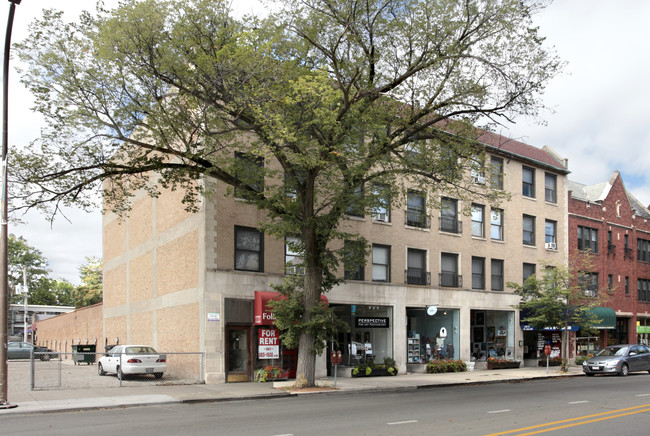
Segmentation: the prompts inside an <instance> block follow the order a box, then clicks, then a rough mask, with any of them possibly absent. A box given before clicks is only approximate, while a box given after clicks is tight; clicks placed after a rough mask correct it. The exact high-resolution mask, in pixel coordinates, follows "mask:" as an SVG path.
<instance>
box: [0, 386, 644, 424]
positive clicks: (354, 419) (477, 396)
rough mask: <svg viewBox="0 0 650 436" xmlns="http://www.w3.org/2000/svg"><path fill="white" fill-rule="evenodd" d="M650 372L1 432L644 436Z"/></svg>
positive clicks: (91, 416)
mask: <svg viewBox="0 0 650 436" xmlns="http://www.w3.org/2000/svg"><path fill="white" fill-rule="evenodd" d="M648 428H650V375H648V374H644V373H639V374H633V375H630V376H629V377H626V378H623V377H589V378H587V377H575V378H562V379H546V380H538V381H530V382H522V383H501V384H489V385H478V386H463V387H455V388H432V389H421V390H412V391H400V392H388V393H363V394H361V393H359V394H352V393H345V394H341V393H331V394H316V395H301V396H298V397H291V398H278V399H272V400H254V401H253V400H252V401H236V402H225V403H204V404H194V405H169V406H156V407H141V408H129V409H115V410H104V411H87V412H76V413H73V412H68V413H48V414H34V415H29V416H24V415H23V416H16V417H12V416H4V417H2V419H1V420H0V433H2V434H27V435H29V434H39V435H42V434H43V433H44V432H45V433H47V434H48V435H53V436H54V435H66V436H71V435H88V434H93V435H116V434H128V435H176V434H183V435H255V436H260V435H355V436H358V435H423V434H426V435H494V434H508V435H531V434H546V433H548V434H553V435H571V436H575V435H607V434H614V435H616V436H625V435H646V434H648V433H649V431H648Z"/></svg>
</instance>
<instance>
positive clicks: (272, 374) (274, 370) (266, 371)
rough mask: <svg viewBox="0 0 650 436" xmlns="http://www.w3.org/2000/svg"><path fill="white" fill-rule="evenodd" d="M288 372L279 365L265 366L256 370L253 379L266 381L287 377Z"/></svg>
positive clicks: (261, 381)
mask: <svg viewBox="0 0 650 436" xmlns="http://www.w3.org/2000/svg"><path fill="white" fill-rule="evenodd" d="M286 378H287V372H286V371H285V370H283V369H282V368H280V367H279V366H272V365H269V366H265V367H263V368H260V369H257V370H255V373H254V377H253V380H254V381H256V382H260V383H264V382H267V381H272V380H280V379H286Z"/></svg>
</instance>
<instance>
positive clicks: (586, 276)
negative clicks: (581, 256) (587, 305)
mask: <svg viewBox="0 0 650 436" xmlns="http://www.w3.org/2000/svg"><path fill="white" fill-rule="evenodd" d="M578 280H579V281H580V283H579V284H580V286H581V287H582V289H584V291H585V296H587V297H597V296H598V273H594V272H581V273H580V274H579V278H578Z"/></svg>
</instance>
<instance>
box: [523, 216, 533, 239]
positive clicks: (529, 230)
mask: <svg viewBox="0 0 650 436" xmlns="http://www.w3.org/2000/svg"><path fill="white" fill-rule="evenodd" d="M523 243H524V245H535V217H534V216H530V215H524V216H523Z"/></svg>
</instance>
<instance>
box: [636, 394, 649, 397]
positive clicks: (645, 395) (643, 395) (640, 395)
mask: <svg viewBox="0 0 650 436" xmlns="http://www.w3.org/2000/svg"><path fill="white" fill-rule="evenodd" d="M637 397H650V394H639V395H637Z"/></svg>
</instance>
